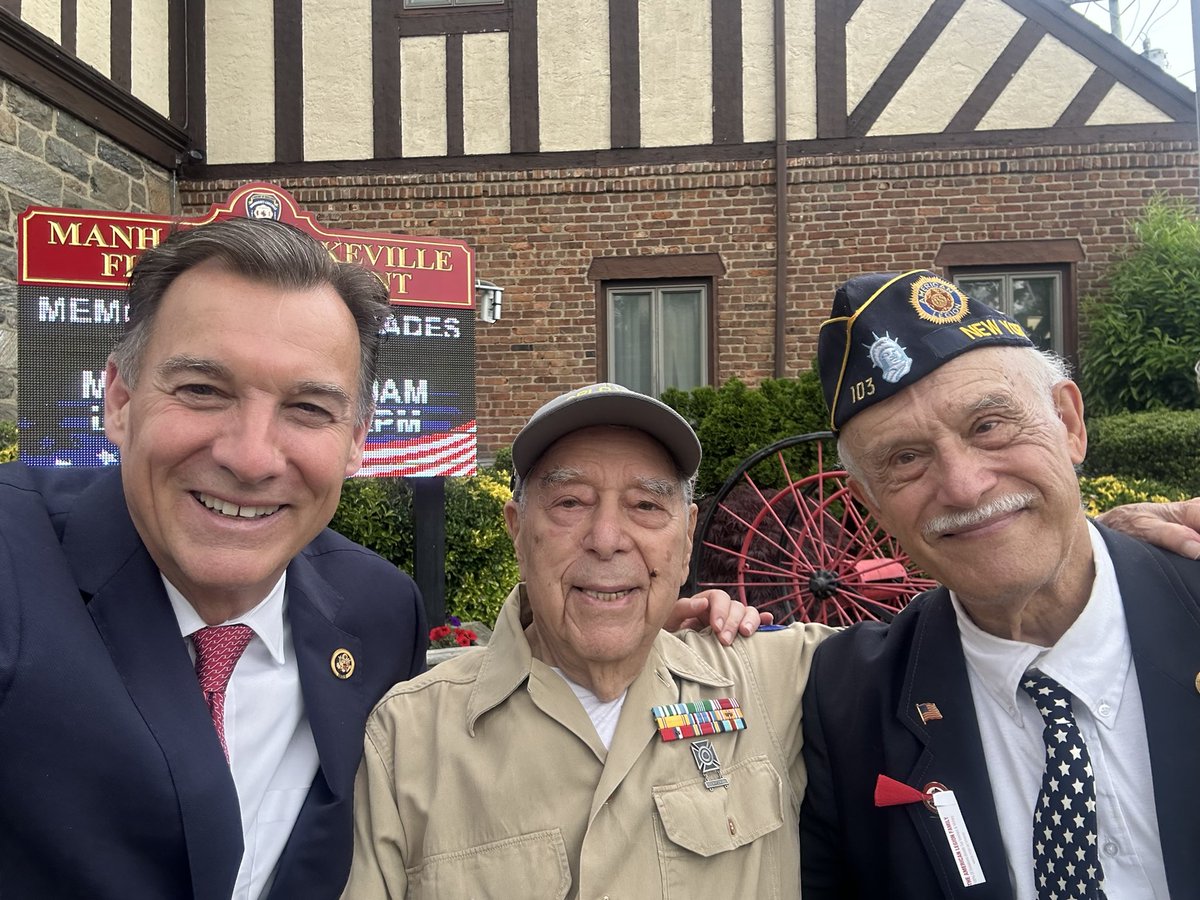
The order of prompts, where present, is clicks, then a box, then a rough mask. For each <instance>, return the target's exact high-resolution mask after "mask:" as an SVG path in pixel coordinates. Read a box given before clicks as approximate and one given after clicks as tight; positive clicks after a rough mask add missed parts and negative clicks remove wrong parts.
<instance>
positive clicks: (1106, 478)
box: [1079, 475, 1188, 516]
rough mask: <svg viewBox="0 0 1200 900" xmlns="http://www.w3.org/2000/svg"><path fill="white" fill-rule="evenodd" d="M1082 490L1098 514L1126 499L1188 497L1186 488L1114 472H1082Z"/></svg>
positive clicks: (1090, 508) (1156, 500)
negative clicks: (1119, 474) (1090, 473)
mask: <svg viewBox="0 0 1200 900" xmlns="http://www.w3.org/2000/svg"><path fill="white" fill-rule="evenodd" d="M1079 493H1080V495H1081V496H1082V497H1083V505H1084V508H1085V509H1087V514H1088V515H1089V516H1098V515H1100V513H1102V512H1107V511H1108V510H1110V509H1112V508H1113V507H1114V506H1120V505H1121V504H1123V503H1142V502H1145V501H1150V502H1152V503H1167V502H1170V501H1172V500H1186V499H1187V497H1188V494H1187V493H1185V492H1184V491H1180V490H1172V489H1170V488H1163V487H1162V486H1161V485H1158V484H1156V483H1155V482H1152V481H1148V480H1146V479H1144V478H1130V479H1125V480H1123V479H1120V478H1117V477H1116V476H1115V475H1098V476H1096V477H1095V478H1088V477H1087V476H1083V477H1081V478H1080V479H1079Z"/></svg>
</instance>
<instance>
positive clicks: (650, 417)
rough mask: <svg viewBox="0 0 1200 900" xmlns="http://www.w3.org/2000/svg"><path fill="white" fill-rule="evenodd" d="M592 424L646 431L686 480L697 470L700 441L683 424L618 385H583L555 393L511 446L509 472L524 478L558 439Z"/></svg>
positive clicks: (661, 405) (656, 402) (672, 414)
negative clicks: (511, 461)
mask: <svg viewBox="0 0 1200 900" xmlns="http://www.w3.org/2000/svg"><path fill="white" fill-rule="evenodd" d="M594 425H625V426H628V427H629V428H637V429H639V430H641V431H644V432H646V434H648V435H650V436H651V437H652V438H654V439H655V440H657V441H658V442H659V443H660V444H662V445H663V447H664V448H666V450H667V452H668V453H670V454H671V456H672V457H673V458H674V459H675V462H676V464H677V465H678V466H679V468H680V469H681V470H682V471H683V473H684V474H685V475H687V477H689V478H691V477H692V476H693V475H695V474H696V470H697V469H698V468H699V467H700V439H699V438H697V437H696V432H695V431H693V430H692V426H691V425H689V424H688V423H687V420H686V419H684V418H683V416H681V415H679V413H677V412H675V410H673V409H671V407H669V406H667V405H666V404H665V403H662V402H661V401H659V400H655V399H654V398H653V397H647V396H646V395H645V394H639V393H638V392H637V391H631V390H629V388H625V387H621V385H619V384H611V383H601V384H589V385H588V386H587V387H581V388H576V389H575V390H573V391H568V392H567V393H565V394H560V395H559V396H557V397H555V398H554V399H553V400H550V401H549V402H547V403H546V404H544V405H543V406H542V407H541V408H540V409H539V410H538V411H537V412H535V413H534V414H533V415H532V416H531V417H530V418H529V421H528V422H526V423H525V427H524V428H522V429H521V433H520V434H518V435H517V438H516V440H515V441H513V446H512V454H513V468H514V469H516V474H517V477H519V478H522V479H524V478H526V477H527V476H528V475H529V471H530V469H532V468H533V467H534V465H536V464H537V461H538V460H539V459H541V457H542V454H543V453H545V452H546V450H547V449H548V448H549V447H550V445H551V444H553V443H554V442H555V441H557V440H558V439H559V438H561V437H563V436H565V435H568V434H570V433H571V432H573V431H578V430H579V429H581V428H590V427H592V426H594Z"/></svg>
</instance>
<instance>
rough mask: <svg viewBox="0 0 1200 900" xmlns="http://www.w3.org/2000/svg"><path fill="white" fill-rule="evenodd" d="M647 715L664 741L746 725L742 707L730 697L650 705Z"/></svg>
mask: <svg viewBox="0 0 1200 900" xmlns="http://www.w3.org/2000/svg"><path fill="white" fill-rule="evenodd" d="M650 715H652V716H653V717H654V726H655V727H656V728H657V729H658V736H659V737H660V738H662V739H663V740H664V741H678V740H682V739H683V738H691V737H699V736H700V735H703V734H720V733H721V732H723V731H744V730H745V728H746V720H745V718H743V716H742V707H741V705H740V704H739V703H738V702H737V701H736V700H734V699H733V698H732V697H717V698H715V699H713V700H696V701H693V702H691V703H672V704H670V705H669V706H653V707H651V708H650Z"/></svg>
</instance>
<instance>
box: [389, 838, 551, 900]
mask: <svg viewBox="0 0 1200 900" xmlns="http://www.w3.org/2000/svg"><path fill="white" fill-rule="evenodd" d="M407 874H408V897H409V898H410V900H433V898H447V897H454V898H456V900H459V898H461V900H485V898H498V897H515V896H519V897H528V898H529V900H543V898H545V900H562V898H564V897H566V896H567V891H569V890H570V888H571V867H570V865H569V864H568V863H567V847H566V844H565V843H564V842H563V837H562V832H560V831H559V830H558V829H557V828H553V829H550V830H547V831H534V832H530V833H529V834H522V835H517V836H516V837H511V838H505V839H504V840H500V841H493V842H491V843H489V844H481V845H479V846H478V847H470V848H468V849H466V850H455V851H452V852H449V853H439V854H437V855H435V856H430V857H427V858H426V859H425V860H424V861H423V862H422V863H421V865H419V866H414V867H413V868H411V869H409V870H408V872H407Z"/></svg>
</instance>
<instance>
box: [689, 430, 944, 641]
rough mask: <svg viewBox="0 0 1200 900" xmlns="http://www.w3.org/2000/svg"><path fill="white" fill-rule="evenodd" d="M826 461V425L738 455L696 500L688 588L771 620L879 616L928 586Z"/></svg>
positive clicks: (837, 621)
mask: <svg viewBox="0 0 1200 900" xmlns="http://www.w3.org/2000/svg"><path fill="white" fill-rule="evenodd" d="M836 459H837V449H836V442H835V441H834V438H833V435H832V434H830V433H829V432H827V431H825V432H817V433H815V434H804V435H797V436H793V437H789V438H784V439H783V440H780V441H777V442H775V443H774V444H772V445H771V446H769V447H766V448H764V449H762V450H760V451H758V452H757V453H755V454H754V455H753V456H751V457H749V458H748V459H746V460H745V461H744V462H743V463H742V464H741V465H740V466H739V467H738V468H737V470H736V471H735V472H734V473H733V474H732V475H730V476H729V478H728V479H727V480H726V482H725V484H723V485H722V486H721V489H720V490H719V491H718V492H717V494H716V496H715V497H714V498H713V499H712V501H711V502H710V503H709V504H708V507H707V511H703V508H702V513H701V521H700V526H699V528H698V529H697V533H696V541H695V546H694V547H693V550H692V578H693V579H694V586H695V588H696V589H697V590H703V589H705V588H723V589H725V590H726V591H728V592H729V593H730V594H731V595H732V596H733V597H735V598H736V599H738V600H741V601H742V602H743V603H747V604H753V605H754V606H757V607H759V608H760V609H763V610H768V611H770V612H772V613H774V615H775V621H776V623H778V624H787V623H790V622H822V623H825V624H829V625H849V624H851V623H853V622H857V621H859V620H861V619H881V620H884V621H886V620H889V619H891V617H892V616H893V615H895V614H896V613H897V612H899V611H900V609H901V608H902V607H903V606H904V605H905V604H906V603H907V602H908V601H909V600H910V599H912V598H913V597H914V596H915V595H916V594H918V593H920V592H921V591H923V590H926V589H928V588H931V587H933V585H934V582H933V581H932V580H931V579H929V578H927V577H925V576H924V575H923V574H921V573H920V572H918V571H916V569H915V568H914V567H913V564H912V563H911V561H910V560H909V558H908V555H907V554H906V553H904V551H903V550H901V549H900V546H899V544H897V543H896V541H895V540H894V539H893V538H892V537H891V536H890V535H889V534H888V533H887V532H885V531H884V530H883V528H882V527H881V526H880V525H879V524H878V523H877V522H876V521H875V520H874V519H873V518H872V517H871V515H870V514H869V513H868V512H867V510H866V509H865V508H864V507H863V506H861V505H860V504H859V503H858V502H857V501H856V500H854V499H853V497H851V495H850V491H849V489H848V488H847V487H846V482H845V478H846V473H845V472H844V471H842V470H839V469H828V470H827V469H826V460H829V462H830V464H831V465H833V464H835V461H836ZM814 464H815V465H814ZM799 472H809V473H811V474H807V475H803V476H801V477H798V478H797V477H796V475H797V473H799Z"/></svg>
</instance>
